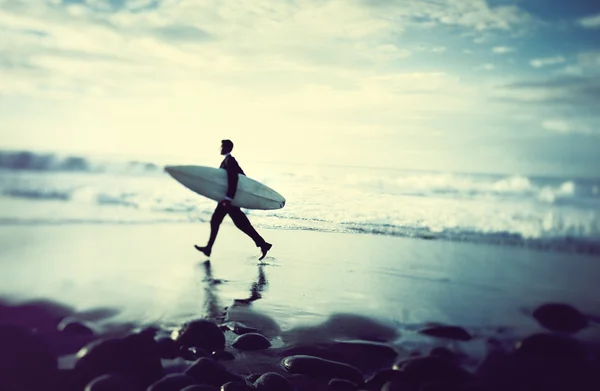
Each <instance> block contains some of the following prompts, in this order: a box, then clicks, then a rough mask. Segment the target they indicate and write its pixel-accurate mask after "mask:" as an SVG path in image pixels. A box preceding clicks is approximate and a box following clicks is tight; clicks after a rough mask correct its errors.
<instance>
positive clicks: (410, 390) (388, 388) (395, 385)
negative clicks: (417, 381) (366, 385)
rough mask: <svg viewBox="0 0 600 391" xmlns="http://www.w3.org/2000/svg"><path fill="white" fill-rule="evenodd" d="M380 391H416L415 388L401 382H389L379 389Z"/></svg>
mask: <svg viewBox="0 0 600 391" xmlns="http://www.w3.org/2000/svg"><path fill="white" fill-rule="evenodd" d="M380 390H381V391H416V390H418V389H416V388H415V387H413V386H411V385H410V384H408V383H406V382H403V381H389V382H387V383H385V384H384V385H383V386H382V387H381V388H380Z"/></svg>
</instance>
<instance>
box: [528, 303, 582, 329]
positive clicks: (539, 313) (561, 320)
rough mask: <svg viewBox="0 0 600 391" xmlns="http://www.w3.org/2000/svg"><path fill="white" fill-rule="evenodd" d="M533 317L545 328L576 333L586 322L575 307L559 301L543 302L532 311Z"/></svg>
mask: <svg viewBox="0 0 600 391" xmlns="http://www.w3.org/2000/svg"><path fill="white" fill-rule="evenodd" d="M533 317H534V318H535V320H537V321H538V322H539V323H540V325H542V326H543V327H545V328H546V329H548V330H550V331H557V332H565V333H576V332H578V331H579V330H581V329H583V328H585V327H586V326H587V323H588V321H587V319H586V317H585V316H584V315H583V314H582V313H581V312H579V311H578V310H577V309H576V308H574V307H572V306H570V305H568V304H561V303H548V304H544V305H542V306H540V307H538V308H537V309H536V310H535V311H534V312H533Z"/></svg>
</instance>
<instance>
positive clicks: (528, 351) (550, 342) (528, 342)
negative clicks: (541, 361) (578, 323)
mask: <svg viewBox="0 0 600 391" xmlns="http://www.w3.org/2000/svg"><path fill="white" fill-rule="evenodd" d="M515 352H516V353H517V354H518V355H521V356H528V357H546V358H548V357H557V358H569V359H571V360H573V359H576V360H583V359H584V358H585V351H584V350H583V347H582V346H581V344H580V343H579V342H578V341H577V340H575V339H572V338H569V337H564V336H561V335H555V334H545V333H540V334H534V335H531V336H529V337H527V338H525V339H524V340H522V341H520V342H517V344H516V345H515Z"/></svg>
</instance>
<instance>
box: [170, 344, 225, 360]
mask: <svg viewBox="0 0 600 391" xmlns="http://www.w3.org/2000/svg"><path fill="white" fill-rule="evenodd" d="M217 351H218V350H217ZM217 351H215V352H217ZM210 356H211V354H209V353H208V352H207V351H206V350H204V349H200V348H184V347H182V348H181V349H180V350H179V357H181V358H183V359H185V360H188V361H196V360H197V359H199V358H202V357H210Z"/></svg>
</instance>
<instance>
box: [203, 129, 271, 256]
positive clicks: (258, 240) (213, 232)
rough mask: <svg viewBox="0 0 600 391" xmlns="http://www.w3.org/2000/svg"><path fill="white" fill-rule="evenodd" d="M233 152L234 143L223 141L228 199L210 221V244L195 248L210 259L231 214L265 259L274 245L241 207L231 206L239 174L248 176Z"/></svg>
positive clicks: (223, 165) (222, 153) (237, 225)
mask: <svg viewBox="0 0 600 391" xmlns="http://www.w3.org/2000/svg"><path fill="white" fill-rule="evenodd" d="M232 150H233V142H231V140H222V141H221V155H224V156H225V159H223V162H222V163H221V166H220V167H219V168H222V169H224V170H226V171H227V183H228V187H227V193H226V197H225V199H224V200H222V201H221V202H219V204H218V205H217V208H216V209H215V211H214V213H213V215H212V218H211V219H210V238H209V239H208V244H207V245H206V246H204V247H200V246H198V245H195V246H194V247H196V249H197V250H198V251H201V252H202V253H204V255H206V256H207V257H209V256H210V253H211V251H212V246H213V244H215V239H216V238H217V233H219V226H220V225H221V223H222V222H223V219H224V218H225V215H227V214H229V217H231V219H232V220H233V223H234V224H235V226H236V227H238V228H239V229H240V230H241V231H242V232H244V233H245V234H246V235H248V236H250V237H251V238H252V240H254V243H255V244H256V247H260V250H261V252H262V255H261V257H260V258H259V259H263V258H264V257H265V256H266V255H267V252H268V251H269V250H270V249H271V247H273V245H271V244H270V243H267V242H266V241H265V240H264V239H263V238H262V237H261V236H260V235H259V234H258V232H256V230H255V229H254V227H253V226H252V224H250V220H248V217H246V215H245V214H244V212H242V210H241V209H240V208H239V207H237V206H233V205H231V201H232V200H233V199H234V197H235V193H236V191H237V185H238V174H240V175H246V174H244V171H242V169H241V167H240V165H239V164H238V162H237V161H236V160H235V158H234V157H233V156H231V151H232Z"/></svg>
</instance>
